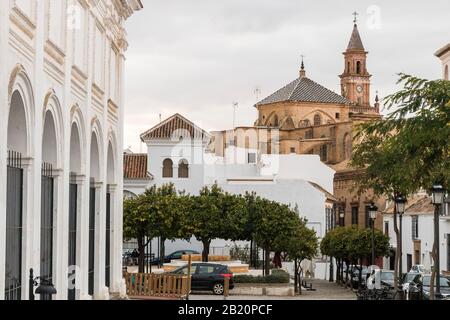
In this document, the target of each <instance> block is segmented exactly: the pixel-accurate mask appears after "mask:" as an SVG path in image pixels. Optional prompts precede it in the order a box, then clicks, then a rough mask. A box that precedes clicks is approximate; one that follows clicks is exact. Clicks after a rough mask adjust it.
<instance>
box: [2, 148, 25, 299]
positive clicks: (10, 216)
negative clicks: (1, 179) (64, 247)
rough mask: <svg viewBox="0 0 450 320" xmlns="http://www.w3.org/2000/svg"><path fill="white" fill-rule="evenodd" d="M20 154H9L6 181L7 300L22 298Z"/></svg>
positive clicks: (21, 187) (21, 180) (21, 179)
mask: <svg viewBox="0 0 450 320" xmlns="http://www.w3.org/2000/svg"><path fill="white" fill-rule="evenodd" d="M21 162H22V161H21V156H20V154H19V153H16V152H12V151H9V152H8V165H7V180H6V256H5V257H6V265H5V268H6V269H5V300H21V296H22V202H23V170H22V168H21Z"/></svg>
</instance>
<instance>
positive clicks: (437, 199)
mask: <svg viewBox="0 0 450 320" xmlns="http://www.w3.org/2000/svg"><path fill="white" fill-rule="evenodd" d="M444 194H445V189H444V188H443V187H442V186H441V185H439V184H435V185H434V186H433V188H432V189H431V195H432V197H431V198H432V199H431V201H432V202H433V204H434V244H435V246H436V260H435V261H434V269H435V271H436V290H435V292H436V296H438V295H440V294H441V279H440V250H439V247H440V245H439V215H440V212H441V205H442V203H443V202H444Z"/></svg>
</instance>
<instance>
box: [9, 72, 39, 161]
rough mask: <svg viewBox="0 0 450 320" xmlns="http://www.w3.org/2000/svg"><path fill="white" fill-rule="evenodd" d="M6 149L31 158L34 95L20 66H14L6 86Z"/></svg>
mask: <svg viewBox="0 0 450 320" xmlns="http://www.w3.org/2000/svg"><path fill="white" fill-rule="evenodd" d="M8 101H9V109H8V111H7V112H8V114H7V119H8V128H7V134H8V137H7V147H8V149H10V150H14V151H16V152H20V153H22V155H26V156H32V154H33V152H32V150H33V148H32V141H33V139H31V125H32V124H33V123H34V119H35V113H34V109H35V108H34V95H33V90H32V86H31V82H30V79H29V77H28V75H27V73H26V71H25V69H24V68H23V66H22V65H20V64H19V65H16V66H15V67H14V69H13V71H12V72H11V76H10V80H9V84H8Z"/></svg>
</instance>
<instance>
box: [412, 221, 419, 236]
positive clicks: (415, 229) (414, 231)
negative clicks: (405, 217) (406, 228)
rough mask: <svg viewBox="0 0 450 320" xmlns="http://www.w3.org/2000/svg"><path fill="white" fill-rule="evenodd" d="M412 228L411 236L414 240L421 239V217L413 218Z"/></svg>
mask: <svg viewBox="0 0 450 320" xmlns="http://www.w3.org/2000/svg"><path fill="white" fill-rule="evenodd" d="M411 227H412V230H411V231H412V232H411V234H412V238H413V240H414V239H417V238H419V216H412V217H411Z"/></svg>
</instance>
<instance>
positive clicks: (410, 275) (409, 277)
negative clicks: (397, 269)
mask: <svg viewBox="0 0 450 320" xmlns="http://www.w3.org/2000/svg"><path fill="white" fill-rule="evenodd" d="M417 276H418V274H417V273H408V274H407V275H406V278H405V281H406V282H412V281H414V280H415V279H416V277H417Z"/></svg>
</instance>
